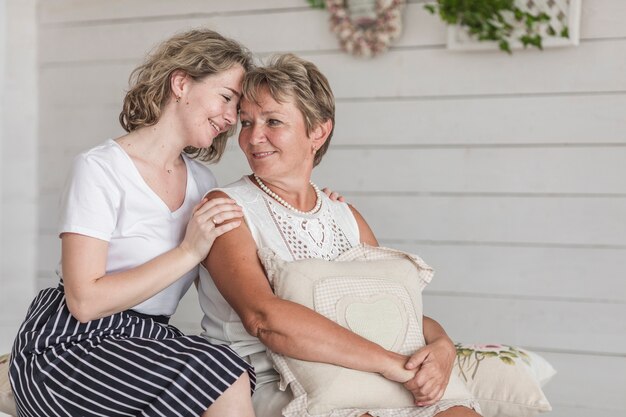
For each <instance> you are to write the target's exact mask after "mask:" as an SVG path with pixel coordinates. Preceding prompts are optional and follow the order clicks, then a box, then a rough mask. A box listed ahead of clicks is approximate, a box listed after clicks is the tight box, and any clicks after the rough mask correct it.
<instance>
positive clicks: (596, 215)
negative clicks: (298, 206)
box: [346, 194, 626, 248]
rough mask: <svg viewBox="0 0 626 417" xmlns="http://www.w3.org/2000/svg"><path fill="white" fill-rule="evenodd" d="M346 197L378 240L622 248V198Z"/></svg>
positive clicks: (625, 228) (625, 240)
mask: <svg viewBox="0 0 626 417" xmlns="http://www.w3.org/2000/svg"><path fill="white" fill-rule="evenodd" d="M346 197H347V198H348V201H351V202H352V203H353V204H354V205H355V207H357V208H358V209H359V211H360V212H361V213H362V214H363V215H364V216H365V219H366V220H367V221H368V222H369V224H370V226H371V227H372V229H373V230H374V232H375V233H376V235H377V236H378V238H379V239H381V240H408V241H413V240H418V241H460V242H478V243H480V242H499V243H500V244H502V245H506V244H507V243H524V244H534V245H538V246H541V245H574V246H576V245H583V246H594V245H596V246H609V247H610V246H616V247H618V248H623V247H624V245H626V221H624V216H623V213H624V212H625V210H626V200H625V199H615V200H613V201H610V202H607V201H605V200H604V199H593V198H549V199H545V198H526V197H490V196H485V197H475V196H468V197H456V196H453V197H422V196H376V195H374V196H351V195H350V194H346Z"/></svg>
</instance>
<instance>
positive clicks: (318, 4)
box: [306, 0, 326, 9]
mask: <svg viewBox="0 0 626 417" xmlns="http://www.w3.org/2000/svg"><path fill="white" fill-rule="evenodd" d="M306 1H307V3H309V5H310V6H311V7H312V8H314V9H325V8H326V1H325V0H306Z"/></svg>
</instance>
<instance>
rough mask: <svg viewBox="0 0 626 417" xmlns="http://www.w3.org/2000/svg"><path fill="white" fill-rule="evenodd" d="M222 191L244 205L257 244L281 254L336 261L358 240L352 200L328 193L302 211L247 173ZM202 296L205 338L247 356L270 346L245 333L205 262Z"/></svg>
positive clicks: (200, 289) (201, 285)
mask: <svg viewBox="0 0 626 417" xmlns="http://www.w3.org/2000/svg"><path fill="white" fill-rule="evenodd" d="M219 190H221V191H223V192H225V193H226V194H228V195H229V196H230V197H231V198H232V199H234V200H235V201H237V204H239V205H240V206H242V207H243V214H244V219H245V221H246V223H247V225H248V227H249V228H250V230H251V232H252V236H253V238H254V240H255V242H256V244H257V248H270V249H272V250H273V251H274V252H275V253H276V254H278V255H279V256H280V257H281V258H282V259H285V260H298V259H305V258H320V259H327V260H331V259H335V258H336V257H338V256H339V255H341V254H342V253H344V252H345V251H346V250H348V249H350V248H352V247H354V246H356V245H358V244H359V228H358V225H357V222H356V219H355V218H354V216H353V215H352V211H351V210H350V208H349V207H348V205H347V204H345V203H340V202H336V201H331V200H330V199H329V198H328V197H327V196H326V195H325V194H322V196H321V197H322V205H321V207H320V209H319V211H317V212H316V213H313V214H298V213H295V212H293V211H291V210H289V209H287V208H286V207H284V206H282V205H281V204H279V203H278V202H276V201H275V200H274V199H272V198H271V197H270V196H268V195H267V194H265V193H264V192H263V191H262V190H261V189H259V188H258V187H257V186H256V185H255V184H254V183H252V181H251V180H250V179H249V178H248V177H243V178H242V179H240V180H239V181H237V182H235V183H233V184H230V185H228V186H226V187H224V188H220V189H219ZM198 296H199V299H200V307H201V308H202V311H203V312H204V317H203V318H202V328H203V333H202V335H203V336H204V337H206V338H207V339H208V340H209V341H211V342H212V343H218V344H227V345H229V346H230V347H232V348H233V349H234V350H235V351H236V352H237V353H238V354H239V355H240V356H243V357H245V356H248V355H252V354H255V353H259V352H264V351H265V346H264V345H263V344H262V343H261V342H260V341H259V339H257V338H256V337H254V336H251V335H249V334H248V333H247V332H246V330H245V328H244V327H243V324H242V323H241V320H240V319H239V316H238V315H237V313H235V311H234V310H233V309H232V308H231V307H230V305H229V304H228V303H227V302H226V300H225V299H224V298H223V297H222V295H221V294H220V292H219V291H218V290H217V288H216V287H215V284H214V283H213V280H212V279H211V277H210V276H209V273H208V272H207V270H206V269H205V268H203V267H200V283H199V285H198Z"/></svg>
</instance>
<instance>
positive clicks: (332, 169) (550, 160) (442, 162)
mask: <svg viewBox="0 0 626 417" xmlns="http://www.w3.org/2000/svg"><path fill="white" fill-rule="evenodd" d="M337 145H339V144H337ZM624 161H626V146H619V147H616V148H612V147H606V148H585V147H581V148H576V147H573V146H572V147H569V146H567V147H554V148H515V147H512V148H495V149H483V148H478V149H471V148H459V149H385V148H382V149H364V150H360V149H341V148H340V149H334V150H331V151H330V152H329V153H328V155H326V156H325V157H324V160H323V162H322V164H321V165H320V166H319V168H317V169H316V173H315V178H316V179H317V182H319V183H321V184H330V185H332V187H334V188H336V189H337V190H343V191H345V192H346V193H350V192H359V193H361V192H362V193H367V192H376V193H379V192H380V193H412V192H419V193H429V192H453V193H454V192H463V193H481V192H487V193H539V194H541V193H589V194H607V193H624V191H626V176H624V175H623V173H624ZM598 166H602V170H598V169H597V167H598ZM338 167H346V169H345V171H344V175H337V168H338ZM347 167H349V170H348V169H347ZM377 167H381V168H378V169H377ZM382 167H386V168H382ZM624 196H626V194H624Z"/></svg>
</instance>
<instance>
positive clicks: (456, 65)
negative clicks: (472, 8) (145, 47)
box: [40, 39, 626, 106]
mask: <svg viewBox="0 0 626 417" xmlns="http://www.w3.org/2000/svg"><path fill="white" fill-rule="evenodd" d="M621 56H625V57H626V39H624V40H610V41H606V42H600V43H588V44H583V45H581V46H580V47H578V48H573V49H558V50H554V52H551V53H550V54H545V55H541V53H540V52H537V53H530V52H529V53H528V54H524V55H515V56H512V57H511V56H506V55H505V54H488V53H476V54H471V55H459V54H451V53H449V52H447V51H445V50H402V51H391V52H389V53H387V54H385V55H383V56H381V57H380V58H378V59H376V60H374V61H368V62H367V65H366V64H365V63H364V62H363V61H358V60H355V59H354V58H351V57H349V56H347V55H345V54H344V55H334V54H320V55H317V56H315V57H312V60H313V61H314V62H315V63H316V64H318V66H319V67H320V69H321V70H322V72H324V73H325V74H326V75H327V76H328V78H329V80H330V83H331V85H332V86H333V89H334V91H335V96H336V97H337V99H339V100H341V99H347V98H350V99H359V98H361V99H365V98H367V99H372V98H383V97H388V98H434V97H439V98H440V99H445V98H449V99H455V98H460V97H466V96H475V97H476V98H479V97H481V98H483V97H485V96H487V97H492V96H499V95H502V94H503V92H506V94H505V96H506V97H510V96H516V95H546V94H549V95H558V94H565V93H566V94H567V95H575V94H577V93H584V94H587V93H590V92H593V93H612V92H624V91H626V79H625V78H624V77H621V74H622V73H623V72H624V71H626V58H624V59H615V57H621ZM138 62H139V61H136V62H113V63H108V64H106V65H104V64H103V63H100V64H99V65H95V66H92V65H87V66H85V65H77V66H69V67H43V68H42V69H41V77H40V83H41V93H42V97H43V101H42V104H41V105H42V106H51V105H52V106H59V105H67V104H73V105H77V104H82V103H85V102H95V103H120V102H121V99H122V97H123V92H124V90H125V89H126V88H127V80H128V76H129V74H130V72H131V71H132V69H133V68H134V66H135V65H136V64H137V63H138ZM597 62H603V63H604V65H600V66H598V65H596V63H597ZM573 69H575V70H573ZM373 79H375V80H376V82H371V80H373ZM487 79H488V80H489V82H484V80H487ZM435 80H445V82H443V81H437V82H435ZM68 85H71V86H72V88H67V86H68ZM83 91H89V94H88V95H85V94H81V93H80V92H83Z"/></svg>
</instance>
